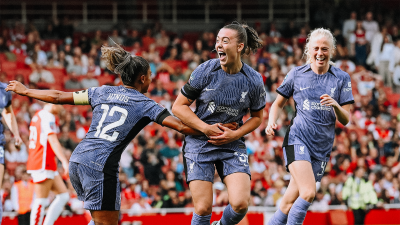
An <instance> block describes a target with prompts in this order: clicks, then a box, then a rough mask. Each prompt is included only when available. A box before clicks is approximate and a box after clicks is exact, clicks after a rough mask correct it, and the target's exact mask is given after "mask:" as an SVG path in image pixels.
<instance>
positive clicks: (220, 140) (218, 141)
mask: <svg viewBox="0 0 400 225" xmlns="http://www.w3.org/2000/svg"><path fill="white" fill-rule="evenodd" d="M218 127H219V129H221V130H223V131H224V133H223V134H221V135H219V136H210V140H208V142H209V143H211V144H213V145H223V144H227V143H230V142H232V141H236V140H237V139H239V138H240V137H238V136H237V135H236V132H235V131H233V130H231V129H229V128H227V127H224V126H222V125H221V124H218Z"/></svg>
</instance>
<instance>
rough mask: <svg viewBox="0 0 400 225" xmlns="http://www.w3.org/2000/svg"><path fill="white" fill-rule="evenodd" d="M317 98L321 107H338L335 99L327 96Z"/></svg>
mask: <svg viewBox="0 0 400 225" xmlns="http://www.w3.org/2000/svg"><path fill="white" fill-rule="evenodd" d="M319 98H320V99H321V105H324V106H332V107H335V108H337V107H339V104H338V103H337V102H336V101H335V99H333V98H332V97H331V96H329V95H328V94H324V95H321V97H319Z"/></svg>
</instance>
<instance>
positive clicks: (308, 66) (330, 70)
mask: <svg viewBox="0 0 400 225" xmlns="http://www.w3.org/2000/svg"><path fill="white" fill-rule="evenodd" d="M310 70H312V69H311V64H307V65H306V66H305V67H304V68H303V70H302V71H301V72H302V73H305V72H308V71H310ZM328 73H330V74H332V75H333V76H335V77H337V76H336V74H335V73H333V72H332V65H329V69H328Z"/></svg>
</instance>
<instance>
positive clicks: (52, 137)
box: [47, 133, 69, 174]
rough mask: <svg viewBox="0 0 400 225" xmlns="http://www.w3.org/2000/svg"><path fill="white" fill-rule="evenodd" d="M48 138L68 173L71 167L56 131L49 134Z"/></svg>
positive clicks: (65, 171)
mask: <svg viewBox="0 0 400 225" xmlns="http://www.w3.org/2000/svg"><path fill="white" fill-rule="evenodd" d="M47 140H48V141H49V144H50V146H51V148H52V149H53V151H54V154H55V155H56V156H57V158H58V159H59V160H60V161H61V163H62V166H63V168H64V173H65V174H67V173H68V168H69V165H68V160H67V158H66V157H65V155H64V152H63V150H62V147H61V144H60V142H59V141H58V138H57V135H56V134H55V133H52V134H49V135H48V136H47Z"/></svg>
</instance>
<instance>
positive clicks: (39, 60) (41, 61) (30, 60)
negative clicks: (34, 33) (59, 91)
mask: <svg viewBox="0 0 400 225" xmlns="http://www.w3.org/2000/svg"><path fill="white" fill-rule="evenodd" d="M25 63H26V64H27V65H32V64H38V65H41V66H46V65H47V55H46V53H45V52H44V51H42V50H41V47H40V44H39V43H36V44H35V46H34V50H33V51H32V52H31V53H30V54H29V57H27V58H26V59H25Z"/></svg>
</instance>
